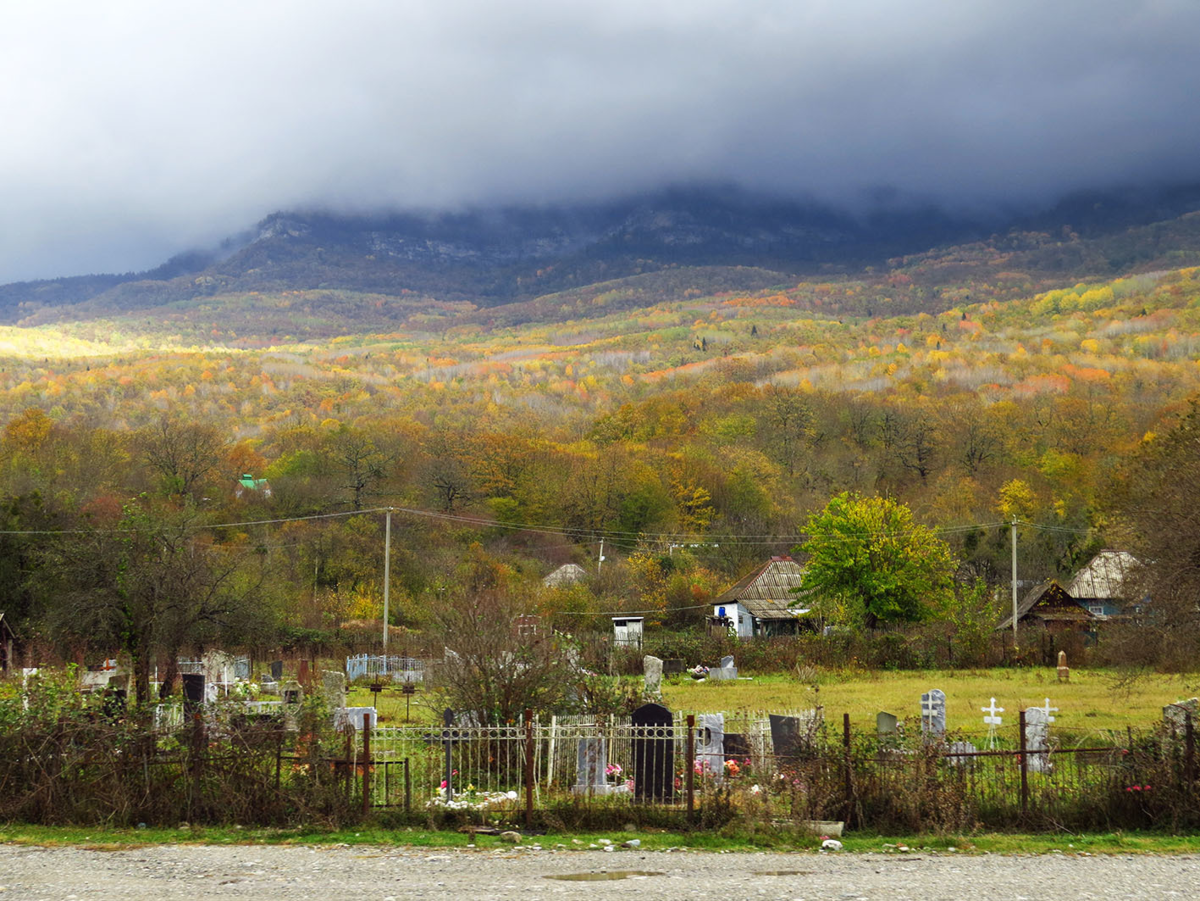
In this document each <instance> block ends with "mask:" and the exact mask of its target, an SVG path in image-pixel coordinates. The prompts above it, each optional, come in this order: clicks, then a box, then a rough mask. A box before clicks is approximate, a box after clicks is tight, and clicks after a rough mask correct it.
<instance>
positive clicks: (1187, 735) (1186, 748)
mask: <svg viewBox="0 0 1200 901" xmlns="http://www.w3.org/2000/svg"><path fill="white" fill-rule="evenodd" d="M1183 777H1184V778H1185V779H1186V780H1187V784H1188V788H1191V786H1192V785H1193V784H1194V783H1195V781H1196V732H1195V727H1194V726H1193V725H1192V713H1191V711H1190V710H1189V711H1188V712H1187V713H1186V714H1184V720H1183Z"/></svg>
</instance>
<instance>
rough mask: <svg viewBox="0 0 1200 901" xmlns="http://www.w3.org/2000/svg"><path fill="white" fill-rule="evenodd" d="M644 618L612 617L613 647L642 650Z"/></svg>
mask: <svg viewBox="0 0 1200 901" xmlns="http://www.w3.org/2000/svg"><path fill="white" fill-rule="evenodd" d="M645 619H646V618H645V617H644V616H614V617H613V618H612V621H613V647H617V648H637V649H638V650H639V651H640V650H641V649H642V625H643V624H644V622H645Z"/></svg>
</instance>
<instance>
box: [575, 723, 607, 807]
mask: <svg viewBox="0 0 1200 901" xmlns="http://www.w3.org/2000/svg"><path fill="white" fill-rule="evenodd" d="M576 757H577V767H576V770H575V788H574V789H573V791H574V792H575V794H577V795H589V794H594V795H605V794H608V773H607V770H608V757H607V755H606V753H605V747H604V739H603V738H601V737H585V738H581V739H579V749H578V751H577V752H576Z"/></svg>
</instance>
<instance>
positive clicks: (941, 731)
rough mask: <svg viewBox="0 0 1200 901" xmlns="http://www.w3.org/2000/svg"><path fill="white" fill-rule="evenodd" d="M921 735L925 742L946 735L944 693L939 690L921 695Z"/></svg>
mask: <svg viewBox="0 0 1200 901" xmlns="http://www.w3.org/2000/svg"><path fill="white" fill-rule="evenodd" d="M921 734H922V735H924V736H925V738H926V739H927V740H929V739H940V738H941V737H942V736H943V735H945V734H946V693H945V692H944V691H942V690H941V689H940V688H935V689H933V691H927V692H925V694H923V695H921Z"/></svg>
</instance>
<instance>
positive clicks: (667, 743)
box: [632, 704, 675, 801]
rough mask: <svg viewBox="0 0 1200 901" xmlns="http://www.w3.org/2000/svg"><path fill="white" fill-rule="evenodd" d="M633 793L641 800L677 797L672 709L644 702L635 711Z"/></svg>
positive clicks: (669, 799)
mask: <svg viewBox="0 0 1200 901" xmlns="http://www.w3.org/2000/svg"><path fill="white" fill-rule="evenodd" d="M632 744H633V793H634V797H636V798H637V799H638V800H641V801H671V800H673V799H674V797H675V730H674V727H673V720H672V717H671V711H669V710H668V709H667V708H666V707H663V706H662V705H661V704H645V705H643V706H641V707H639V708H638V709H637V710H635V711H634V712H633V741H632Z"/></svg>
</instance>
